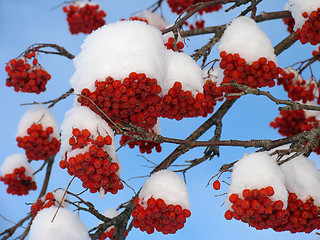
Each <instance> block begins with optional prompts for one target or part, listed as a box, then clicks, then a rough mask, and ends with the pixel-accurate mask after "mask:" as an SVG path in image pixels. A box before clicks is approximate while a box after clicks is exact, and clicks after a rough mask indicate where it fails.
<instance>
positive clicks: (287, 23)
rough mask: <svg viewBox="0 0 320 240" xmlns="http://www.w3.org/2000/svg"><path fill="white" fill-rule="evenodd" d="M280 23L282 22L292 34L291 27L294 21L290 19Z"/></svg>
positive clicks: (284, 19)
mask: <svg viewBox="0 0 320 240" xmlns="http://www.w3.org/2000/svg"><path fill="white" fill-rule="evenodd" d="M282 21H283V22H284V24H285V25H287V31H288V32H289V33H293V32H294V31H293V27H294V25H295V20H294V18H292V17H289V18H283V19H282Z"/></svg>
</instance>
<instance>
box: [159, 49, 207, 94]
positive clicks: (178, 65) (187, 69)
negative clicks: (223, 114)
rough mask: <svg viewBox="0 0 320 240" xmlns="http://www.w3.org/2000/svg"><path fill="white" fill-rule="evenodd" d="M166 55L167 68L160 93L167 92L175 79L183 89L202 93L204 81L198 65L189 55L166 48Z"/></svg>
mask: <svg viewBox="0 0 320 240" xmlns="http://www.w3.org/2000/svg"><path fill="white" fill-rule="evenodd" d="M167 56H168V69H167V75H166V81H165V83H164V86H163V89H162V90H163V91H162V94H163V95H165V94H167V93H168V91H169V89H170V88H172V87H173V84H174V83H175V82H177V81H178V82H180V83H181V84H182V90H184V91H187V90H189V91H191V92H192V93H193V94H194V95H196V94H197V93H198V92H200V93H203V85H204V81H203V78H202V70H201V68H200V67H199V65H198V64H197V63H196V62H195V61H194V60H193V59H192V58H191V57H190V56H189V55H187V54H185V53H182V52H181V53H180V52H174V51H172V50H168V51H167Z"/></svg>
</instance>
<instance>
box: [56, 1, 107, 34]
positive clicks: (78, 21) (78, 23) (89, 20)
mask: <svg viewBox="0 0 320 240" xmlns="http://www.w3.org/2000/svg"><path fill="white" fill-rule="evenodd" d="M62 10H63V11H64V12H65V13H67V21H68V24H69V30H70V32H71V34H78V33H86V34H89V33H91V32H92V31H93V30H96V29H98V28H99V27H102V26H103V25H105V24H106V21H105V20H104V19H103V18H104V17H106V16H107V14H106V13H105V11H103V10H101V9H100V8H99V5H98V4H92V3H89V2H88V3H86V2H81V1H76V2H75V3H71V4H70V5H69V6H64V7H63V8H62Z"/></svg>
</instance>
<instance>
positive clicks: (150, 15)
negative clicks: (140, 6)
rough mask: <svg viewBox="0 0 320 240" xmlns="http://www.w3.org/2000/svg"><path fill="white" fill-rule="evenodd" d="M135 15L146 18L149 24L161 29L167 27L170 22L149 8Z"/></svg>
mask: <svg viewBox="0 0 320 240" xmlns="http://www.w3.org/2000/svg"><path fill="white" fill-rule="evenodd" d="M133 16H135V17H139V18H142V19H146V20H147V21H148V24H149V25H151V26H154V27H156V28H158V29H159V30H163V29H165V28H166V27H167V26H168V25H169V23H168V22H167V21H166V20H165V19H164V18H163V17H162V16H161V15H160V14H158V13H157V12H151V11H149V10H147V9H145V10H143V12H141V13H137V14H134V15H133Z"/></svg>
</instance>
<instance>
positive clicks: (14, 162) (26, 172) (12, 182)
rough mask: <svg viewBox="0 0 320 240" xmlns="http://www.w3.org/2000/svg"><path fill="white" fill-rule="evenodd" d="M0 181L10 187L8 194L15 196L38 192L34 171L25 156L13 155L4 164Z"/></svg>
mask: <svg viewBox="0 0 320 240" xmlns="http://www.w3.org/2000/svg"><path fill="white" fill-rule="evenodd" d="M0 170H1V177H0V181H2V182H4V184H6V185H8V188H7V193H9V194H13V195H18V196H22V195H27V194H28V193H29V191H30V190H36V189H37V184H36V182H35V180H34V176H33V169H32V167H31V165H30V163H29V162H28V160H27V158H26V156H25V155H23V154H13V155H10V156H9V157H7V158H6V159H5V161H4V163H3V164H2V166H1V168H0Z"/></svg>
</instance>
